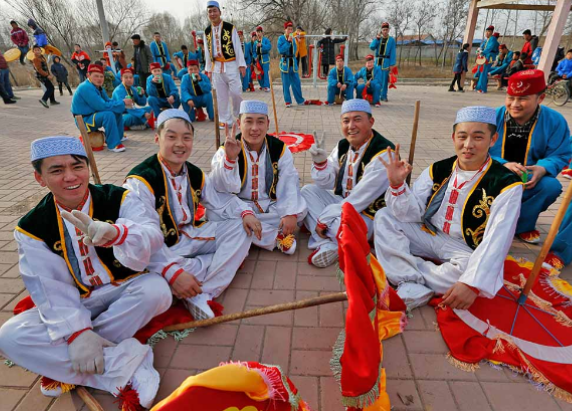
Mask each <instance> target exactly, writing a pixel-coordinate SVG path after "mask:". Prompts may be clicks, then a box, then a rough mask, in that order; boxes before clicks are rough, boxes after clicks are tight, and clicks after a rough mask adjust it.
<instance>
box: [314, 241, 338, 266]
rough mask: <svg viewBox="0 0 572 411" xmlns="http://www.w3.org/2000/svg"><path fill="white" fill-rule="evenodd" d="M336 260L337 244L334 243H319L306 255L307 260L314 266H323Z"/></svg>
mask: <svg viewBox="0 0 572 411" xmlns="http://www.w3.org/2000/svg"><path fill="white" fill-rule="evenodd" d="M336 261H338V246H337V245H335V244H334V243H327V244H324V245H321V246H320V247H318V249H316V250H315V251H314V252H313V253H312V254H310V256H309V257H308V262H309V263H310V264H312V265H314V266H316V267H320V268H325V267H329V266H330V265H332V264H334V263H335V262H336Z"/></svg>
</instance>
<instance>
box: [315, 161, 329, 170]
mask: <svg viewBox="0 0 572 411" xmlns="http://www.w3.org/2000/svg"><path fill="white" fill-rule="evenodd" d="M314 167H315V168H316V170H318V171H322V170H325V169H326V168H327V167H328V160H326V161H322V162H321V163H314Z"/></svg>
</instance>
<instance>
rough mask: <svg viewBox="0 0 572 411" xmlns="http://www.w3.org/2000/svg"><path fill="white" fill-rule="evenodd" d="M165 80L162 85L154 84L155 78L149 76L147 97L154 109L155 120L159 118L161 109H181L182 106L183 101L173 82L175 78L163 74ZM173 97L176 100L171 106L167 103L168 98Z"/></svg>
mask: <svg viewBox="0 0 572 411" xmlns="http://www.w3.org/2000/svg"><path fill="white" fill-rule="evenodd" d="M161 76H162V77H163V80H162V81H161V82H160V83H154V82H153V79H154V78H155V77H154V76H149V77H148V78H147V87H146V90H147V95H148V96H149V98H148V99H147V102H148V103H149V105H150V106H151V107H152V108H153V113H155V118H157V117H159V114H160V113H161V108H179V106H180V105H181V99H180V98H179V90H178V89H177V86H176V85H175V82H174V81H173V77H171V76H170V75H169V74H165V73H163V74H161ZM169 96H173V97H174V98H175V101H174V103H173V104H172V105H171V104H169V102H168V101H167V97H169Z"/></svg>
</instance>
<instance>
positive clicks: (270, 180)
mask: <svg viewBox="0 0 572 411" xmlns="http://www.w3.org/2000/svg"><path fill="white" fill-rule="evenodd" d="M241 138H242V133H239V134H238V135H237V136H236V139H237V140H239V141H240V140H241ZM285 151H286V144H284V143H283V142H282V141H281V140H280V139H277V138H276V137H272V136H269V135H266V163H265V164H266V167H265V170H264V181H265V184H266V187H265V189H266V195H267V196H268V197H269V198H270V199H271V200H272V201H276V198H277V197H276V186H277V185H278V179H279V178H280V175H279V173H278V162H279V161H280V159H281V158H282V155H283V154H284V152H285ZM246 156H247V154H246V152H245V151H244V145H242V150H241V151H240V154H239V155H238V173H239V175H240V187H241V189H242V187H244V184H246V176H247V174H248V173H247V167H248V161H247V160H246ZM269 164H271V165H272V167H268V165H269Z"/></svg>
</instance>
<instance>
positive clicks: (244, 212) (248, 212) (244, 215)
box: [240, 210, 254, 218]
mask: <svg viewBox="0 0 572 411" xmlns="http://www.w3.org/2000/svg"><path fill="white" fill-rule="evenodd" d="M247 215H254V211H252V210H244V211H243V212H242V213H240V218H244V217H246V216H247Z"/></svg>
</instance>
